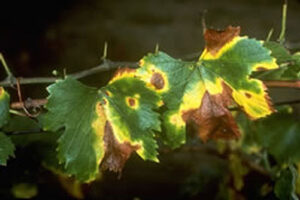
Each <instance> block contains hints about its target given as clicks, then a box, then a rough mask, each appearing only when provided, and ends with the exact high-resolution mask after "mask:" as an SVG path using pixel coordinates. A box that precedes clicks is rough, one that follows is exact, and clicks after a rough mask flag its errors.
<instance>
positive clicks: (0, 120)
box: [0, 87, 10, 128]
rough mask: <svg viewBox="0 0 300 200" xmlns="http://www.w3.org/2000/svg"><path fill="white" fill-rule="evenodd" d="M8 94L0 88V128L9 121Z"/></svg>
mask: <svg viewBox="0 0 300 200" xmlns="http://www.w3.org/2000/svg"><path fill="white" fill-rule="evenodd" d="M9 101H10V97H9V94H8V93H7V92H6V91H5V90H4V88H3V87H0V128H1V127H2V126H3V125H4V124H6V123H7V121H8V119H9Z"/></svg>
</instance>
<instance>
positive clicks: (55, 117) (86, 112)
mask: <svg viewBox="0 0 300 200" xmlns="http://www.w3.org/2000/svg"><path fill="white" fill-rule="evenodd" d="M48 91H49V93H50V96H49V98H48V104H47V105H46V108H47V109H48V112H47V113H46V114H45V116H44V117H43V118H42V124H43V127H44V129H45V130H50V131H54V132H56V131H58V130H59V129H61V128H64V129H65V131H64V133H63V134H62V135H61V137H60V138H59V140H58V148H57V151H58V159H59V161H60V162H61V163H63V164H64V167H65V170H66V173H68V174H72V175H75V176H76V177H77V178H78V180H80V181H90V180H93V179H94V177H95V176H96V174H97V173H98V165H99V163H100V160H101V159H102V158H103V156H104V142H103V131H102V130H101V123H100V124H99V126H98V124H97V123H98V121H99V120H101V119H99V116H98V115H97V112H96V104H97V102H98V101H99V94H98V91H97V89H95V88H90V87H87V86H84V85H83V84H81V83H79V82H78V81H76V80H73V79H71V78H67V79H66V80H64V81H58V82H57V83H55V84H53V85H51V86H49V87H48Z"/></svg>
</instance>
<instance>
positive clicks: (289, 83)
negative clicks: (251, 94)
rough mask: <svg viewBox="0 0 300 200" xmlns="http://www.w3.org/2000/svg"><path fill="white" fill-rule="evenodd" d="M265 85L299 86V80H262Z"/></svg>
mask: <svg viewBox="0 0 300 200" xmlns="http://www.w3.org/2000/svg"><path fill="white" fill-rule="evenodd" d="M263 82H264V84H265V85H266V86H267V87H288V88H300V81H263Z"/></svg>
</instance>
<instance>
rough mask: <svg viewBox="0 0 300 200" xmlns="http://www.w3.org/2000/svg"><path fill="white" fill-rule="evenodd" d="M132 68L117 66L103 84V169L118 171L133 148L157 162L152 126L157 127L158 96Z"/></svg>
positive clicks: (154, 128) (153, 128)
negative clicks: (112, 74) (104, 117)
mask: <svg viewBox="0 0 300 200" xmlns="http://www.w3.org/2000/svg"><path fill="white" fill-rule="evenodd" d="M134 76H135V70H129V69H123V70H119V71H118V72H117V73H116V75H115V76H114V78H113V79H112V80H111V81H110V83H109V84H108V85H107V86H106V87H104V88H102V103H101V106H102V107H103V112H104V113H105V116H106V119H107V122H106V127H105V135H104V141H105V144H106V154H105V157H104V160H103V163H102V167H103V168H104V169H106V168H108V169H110V170H112V171H116V172H118V171H120V170H121V169H122V168H123V165H124V163H125V161H126V160H127V159H128V158H129V156H130V154H131V153H132V152H133V151H136V152H137V154H138V155H139V156H141V157H142V158H143V159H148V160H152V161H156V162H158V159H157V154H158V153H157V150H156V149H157V147H158V146H157V143H156V141H155V139H154V132H153V131H154V130H156V131H160V121H159V114H158V113H155V112H154V111H153V109H156V108H158V107H159V106H160V104H161V100H160V98H159V96H158V95H157V94H156V93H155V92H154V91H152V90H150V89H148V88H147V87H146V86H145V83H144V82H143V81H141V80H138V79H136V78H135V77H134Z"/></svg>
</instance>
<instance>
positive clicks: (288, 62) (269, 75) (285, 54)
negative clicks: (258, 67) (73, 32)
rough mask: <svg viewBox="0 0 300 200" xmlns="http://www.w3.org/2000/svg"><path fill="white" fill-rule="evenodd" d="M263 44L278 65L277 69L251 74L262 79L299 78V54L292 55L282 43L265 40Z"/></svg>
mask: <svg viewBox="0 0 300 200" xmlns="http://www.w3.org/2000/svg"><path fill="white" fill-rule="evenodd" d="M264 46H265V47H266V48H268V49H270V50H271V52H272V54H271V55H272V56H273V57H274V58H276V62H277V63H278V65H279V66H280V67H279V68H278V69H274V70H270V71H263V72H257V73H255V74H254V75H253V76H254V77H256V78H260V79H262V80H298V79H300V59H299V58H300V56H299V54H297V53H296V54H294V55H292V54H291V53H290V52H289V51H288V50H287V49H286V48H285V47H284V46H283V45H282V44H279V43H277V42H265V43H264Z"/></svg>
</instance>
